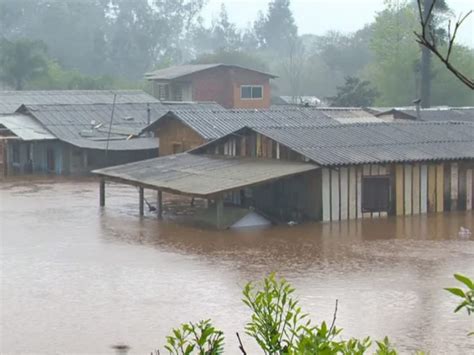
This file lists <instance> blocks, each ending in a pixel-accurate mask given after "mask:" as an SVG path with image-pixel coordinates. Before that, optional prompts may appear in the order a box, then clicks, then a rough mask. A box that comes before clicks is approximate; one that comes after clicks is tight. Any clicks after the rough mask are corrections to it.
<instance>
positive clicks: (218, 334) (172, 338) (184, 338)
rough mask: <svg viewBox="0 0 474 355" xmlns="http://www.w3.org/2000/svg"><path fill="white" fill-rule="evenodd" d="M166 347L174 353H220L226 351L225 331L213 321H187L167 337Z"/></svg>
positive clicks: (209, 354)
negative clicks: (216, 326)
mask: <svg viewBox="0 0 474 355" xmlns="http://www.w3.org/2000/svg"><path fill="white" fill-rule="evenodd" d="M166 342H167V344H166V345H165V349H166V350H168V351H169V353H170V354H173V355H190V354H199V355H218V354H222V353H223V352H224V333H223V332H222V331H220V330H218V329H216V328H215V327H214V326H213V325H212V323H211V321H210V320H209V319H208V320H204V321H200V322H199V323H197V324H194V323H191V322H190V323H185V324H182V325H181V326H180V327H179V328H175V329H173V330H172V334H171V335H169V336H167V337H166Z"/></svg>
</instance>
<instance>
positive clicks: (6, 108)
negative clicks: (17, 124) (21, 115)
mask: <svg viewBox="0 0 474 355" xmlns="http://www.w3.org/2000/svg"><path fill="white" fill-rule="evenodd" d="M20 106H21V105H20V104H8V103H4V102H2V101H1V100H0V115H2V114H9V113H14V112H15V111H16V110H18V108H19V107H20Z"/></svg>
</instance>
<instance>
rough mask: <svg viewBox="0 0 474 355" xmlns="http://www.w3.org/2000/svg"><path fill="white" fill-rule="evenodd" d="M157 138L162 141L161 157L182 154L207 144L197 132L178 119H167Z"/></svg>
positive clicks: (157, 132) (158, 131)
mask: <svg viewBox="0 0 474 355" xmlns="http://www.w3.org/2000/svg"><path fill="white" fill-rule="evenodd" d="M155 136H156V137H158V138H159V141H160V156H165V155H170V154H175V153H182V152H185V151H187V150H189V149H191V148H194V147H197V146H200V145H202V144H204V143H205V142H206V140H205V139H204V138H203V137H201V136H200V135H199V134H198V133H197V132H195V131H194V130H192V129H191V128H189V127H188V126H186V125H185V124H183V123H182V122H180V121H179V120H177V119H165V120H163V122H162V123H160V125H159V127H158V129H157V131H156V132H155Z"/></svg>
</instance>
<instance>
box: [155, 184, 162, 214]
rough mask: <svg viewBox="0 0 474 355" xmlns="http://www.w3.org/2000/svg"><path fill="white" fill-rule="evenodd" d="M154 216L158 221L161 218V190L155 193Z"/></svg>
mask: <svg viewBox="0 0 474 355" xmlns="http://www.w3.org/2000/svg"><path fill="white" fill-rule="evenodd" d="M156 214H157V216H158V218H159V219H161V218H163V193H162V192H161V190H160V191H158V193H157V201H156Z"/></svg>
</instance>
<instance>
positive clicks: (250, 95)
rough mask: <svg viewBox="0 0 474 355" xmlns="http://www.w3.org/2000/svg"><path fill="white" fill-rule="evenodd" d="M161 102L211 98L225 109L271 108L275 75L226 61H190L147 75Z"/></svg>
mask: <svg viewBox="0 0 474 355" xmlns="http://www.w3.org/2000/svg"><path fill="white" fill-rule="evenodd" d="M145 78H146V79H147V80H149V81H151V83H152V92H153V96H155V97H156V98H157V99H159V100H161V101H209V102H216V103H218V104H219V105H221V106H223V107H225V108H248V109H252V108H257V109H262V108H269V107H270V105H271V88H270V79H274V78H276V76H275V75H272V74H269V73H265V72H262V71H259V70H254V69H249V68H244V67H240V66H237V65H227V64H187V65H180V66H173V67H169V68H165V69H160V70H156V71H153V72H150V73H146V74H145Z"/></svg>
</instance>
